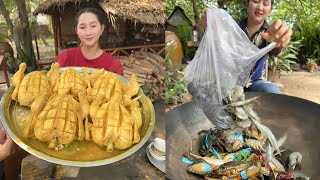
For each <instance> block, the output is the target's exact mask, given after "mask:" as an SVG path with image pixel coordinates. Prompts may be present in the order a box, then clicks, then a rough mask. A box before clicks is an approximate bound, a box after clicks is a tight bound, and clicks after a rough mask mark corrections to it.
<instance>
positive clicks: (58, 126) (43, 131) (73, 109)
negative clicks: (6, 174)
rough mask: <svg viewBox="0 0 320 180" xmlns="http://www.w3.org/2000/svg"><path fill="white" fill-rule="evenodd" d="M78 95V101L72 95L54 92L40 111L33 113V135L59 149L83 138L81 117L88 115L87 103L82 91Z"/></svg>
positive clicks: (50, 146)
mask: <svg viewBox="0 0 320 180" xmlns="http://www.w3.org/2000/svg"><path fill="white" fill-rule="evenodd" d="M78 96H79V97H78V98H79V100H80V102H77V101H76V100H75V99H74V98H73V97H72V95H67V94H54V95H53V96H51V98H50V99H49V101H48V102H47V104H46V106H45V107H44V109H43V110H42V111H41V113H40V114H39V115H38V116H36V115H34V117H33V118H34V121H35V123H34V135H35V137H36V138H37V139H39V140H40V141H42V142H47V143H49V148H53V149H55V150H59V149H61V148H63V146H64V145H67V144H70V143H71V142H72V141H74V140H76V139H77V140H83V139H84V137H85V132H84V126H83V119H84V118H86V117H87V115H88V109H89V103H88V101H87V99H86V98H85V95H84V94H83V93H82V92H80V93H79V94H78Z"/></svg>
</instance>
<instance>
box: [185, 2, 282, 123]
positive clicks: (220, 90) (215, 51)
mask: <svg viewBox="0 0 320 180" xmlns="http://www.w3.org/2000/svg"><path fill="white" fill-rule="evenodd" d="M275 45H276V44H275V43H271V44H269V45H268V46H267V47H265V48H263V49H259V48H257V47H256V46H255V45H254V44H253V43H252V42H250V40H249V38H248V37H247V35H246V34H245V33H244V32H243V31H242V29H241V28H240V27H239V26H238V24H237V23H236V22H235V21H234V20H233V18H232V17H231V16H230V15H229V14H228V13H227V12H226V11H224V10H222V9H218V8H212V9H208V10H207V29H206V31H205V34H204V36H203V38H202V40H201V42H200V45H199V47H198V50H197V52H196V54H195V57H194V58H193V60H192V61H191V62H190V63H189V64H188V65H187V67H186V69H185V72H184V78H185V81H186V83H187V84H188V90H189V92H190V93H191V94H192V95H193V99H194V100H195V101H196V103H197V104H198V105H199V106H200V108H201V109H202V110H203V111H204V113H205V115H206V116H207V118H208V119H209V120H210V121H211V122H212V123H213V124H214V125H215V126H217V127H220V128H224V129H226V128H231V127H232V126H233V120H232V119H231V117H229V116H227V114H226V113H225V112H224V108H223V106H222V100H223V99H224V98H225V97H227V96H228V94H229V92H230V90H231V89H232V88H233V87H234V86H236V85H240V86H242V87H243V86H244V85H245V83H246V82H247V80H248V78H249V75H250V72H251V69H252V68H253V66H254V65H255V63H256V62H257V61H258V60H259V59H260V58H261V57H262V56H264V55H265V54H267V53H268V52H269V51H271V50H272V49H273V48H274V47H275Z"/></svg>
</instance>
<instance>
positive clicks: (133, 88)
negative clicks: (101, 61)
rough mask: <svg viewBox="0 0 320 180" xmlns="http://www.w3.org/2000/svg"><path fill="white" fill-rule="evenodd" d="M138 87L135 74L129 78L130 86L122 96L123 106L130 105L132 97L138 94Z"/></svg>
mask: <svg viewBox="0 0 320 180" xmlns="http://www.w3.org/2000/svg"><path fill="white" fill-rule="evenodd" d="M139 88H140V85H139V83H138V82H137V77H136V75H135V74H132V75H131V76H130V84H129V86H127V88H126V91H125V93H124V95H123V104H124V105H125V106H127V105H129V104H130V100H131V98H132V97H133V96H135V95H137V94H138V92H139Z"/></svg>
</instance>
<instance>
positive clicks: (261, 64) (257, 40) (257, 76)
mask: <svg viewBox="0 0 320 180" xmlns="http://www.w3.org/2000/svg"><path fill="white" fill-rule="evenodd" d="M272 6H273V0H247V1H246V8H247V11H248V17H247V18H246V19H244V20H242V21H241V22H240V23H239V26H240V27H241V29H242V30H243V31H244V32H245V33H246V34H247V36H248V37H249V39H250V40H251V41H252V42H253V43H254V44H255V45H256V46H257V47H259V48H264V47H265V46H267V44H268V43H270V42H276V43H277V45H276V48H275V49H273V50H272V51H271V52H270V53H269V55H273V56H276V55H278V54H279V53H280V52H281V51H282V49H283V48H284V47H285V46H287V45H288V43H289V42H290V37H291V35H292V30H291V29H289V28H288V27H287V26H286V25H285V24H283V23H282V22H281V20H276V21H275V22H274V23H273V24H272V25H271V26H269V25H268V24H267V22H266V18H267V17H268V16H269V15H270V14H271V11H272ZM265 63H266V56H264V57H262V58H261V59H259V60H258V61H257V63H256V65H255V67H254V68H253V70H252V73H251V77H250V81H249V82H248V83H247V86H246V88H245V90H246V91H254V92H267V93H277V94H280V90H279V88H278V87H277V85H276V84H274V83H271V82H268V81H266V80H265V79H263V74H264V71H265V67H266V64H265Z"/></svg>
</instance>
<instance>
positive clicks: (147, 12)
mask: <svg viewBox="0 0 320 180" xmlns="http://www.w3.org/2000/svg"><path fill="white" fill-rule="evenodd" d="M86 1H87V2H90V3H95V2H97V3H98V2H99V3H100V6H101V8H102V9H103V10H104V11H105V12H106V13H107V14H108V17H109V20H111V22H115V20H116V19H117V18H123V19H125V20H130V21H132V22H134V23H142V24H151V25H157V24H165V0H86ZM69 2H71V3H76V4H80V3H81V2H84V0H46V1H44V2H43V3H41V4H40V5H39V6H38V7H37V8H36V10H35V11H34V13H33V14H34V15H37V14H39V13H43V14H53V12H55V11H56V10H59V9H63V8H64V7H65V5H66V4H67V3H69Z"/></svg>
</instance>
